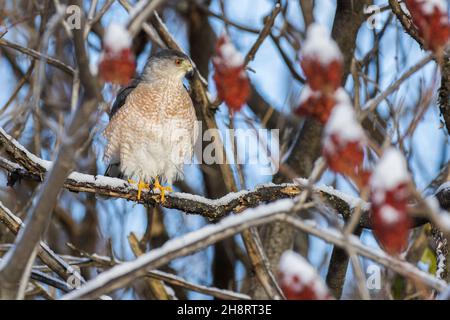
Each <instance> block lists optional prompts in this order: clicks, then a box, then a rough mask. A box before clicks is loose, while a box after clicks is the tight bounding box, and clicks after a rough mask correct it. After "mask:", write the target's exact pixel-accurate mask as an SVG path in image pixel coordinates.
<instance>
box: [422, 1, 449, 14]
mask: <svg viewBox="0 0 450 320" xmlns="http://www.w3.org/2000/svg"><path fill="white" fill-rule="evenodd" d="M419 2H420V3H421V5H422V9H423V11H424V13H426V14H429V15H431V14H433V12H434V9H435V8H436V9H438V11H440V12H442V13H444V14H447V10H448V4H447V1H446V0H422V1H419Z"/></svg>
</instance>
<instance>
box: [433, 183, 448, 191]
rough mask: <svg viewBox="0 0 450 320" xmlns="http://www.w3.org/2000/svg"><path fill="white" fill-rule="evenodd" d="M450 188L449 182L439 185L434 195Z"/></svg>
mask: <svg viewBox="0 0 450 320" xmlns="http://www.w3.org/2000/svg"><path fill="white" fill-rule="evenodd" d="M449 188H450V182H444V183H443V184H441V185H440V186H439V188H438V189H437V190H436V194H438V193H439V192H441V191H442V190H444V189H449Z"/></svg>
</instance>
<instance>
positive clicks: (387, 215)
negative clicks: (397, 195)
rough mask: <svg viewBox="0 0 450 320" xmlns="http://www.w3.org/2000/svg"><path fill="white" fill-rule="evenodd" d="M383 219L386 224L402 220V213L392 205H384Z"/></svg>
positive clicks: (381, 212)
mask: <svg viewBox="0 0 450 320" xmlns="http://www.w3.org/2000/svg"><path fill="white" fill-rule="evenodd" d="M380 215H381V219H383V221H384V222H385V223H386V224H394V223H396V222H398V221H399V220H400V213H399V212H398V211H397V210H396V209H395V208H394V207H392V206H390V205H384V206H382V207H381V208H380Z"/></svg>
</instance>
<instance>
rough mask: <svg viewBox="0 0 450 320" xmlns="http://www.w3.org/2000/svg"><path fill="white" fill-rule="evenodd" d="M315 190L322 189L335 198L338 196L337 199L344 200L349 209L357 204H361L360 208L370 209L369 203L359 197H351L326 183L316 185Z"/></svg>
mask: <svg viewBox="0 0 450 320" xmlns="http://www.w3.org/2000/svg"><path fill="white" fill-rule="evenodd" d="M316 190H317V191H322V192H324V193H326V194H329V195H332V196H334V197H336V198H339V199H341V200H343V201H345V202H346V203H347V204H348V205H349V207H350V209H354V208H357V207H358V206H361V209H362V210H364V211H368V210H370V203H368V202H365V201H364V200H362V199H361V198H357V197H353V196H351V195H349V194H346V193H344V192H342V191H339V190H336V189H334V188H333V187H330V186H327V185H322V186H319V187H316Z"/></svg>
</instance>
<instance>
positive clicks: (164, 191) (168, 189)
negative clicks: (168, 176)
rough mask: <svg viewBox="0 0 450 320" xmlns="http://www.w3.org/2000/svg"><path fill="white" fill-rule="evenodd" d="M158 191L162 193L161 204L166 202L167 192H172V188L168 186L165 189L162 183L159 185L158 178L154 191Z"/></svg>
mask: <svg viewBox="0 0 450 320" xmlns="http://www.w3.org/2000/svg"><path fill="white" fill-rule="evenodd" d="M155 189H158V190H159V192H160V193H161V202H164V201H165V200H166V194H165V193H166V191H168V192H172V191H173V190H172V188H171V187H169V186H167V187H163V186H162V185H161V184H160V183H159V179H158V178H156V179H155V184H154V185H153V190H155Z"/></svg>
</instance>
